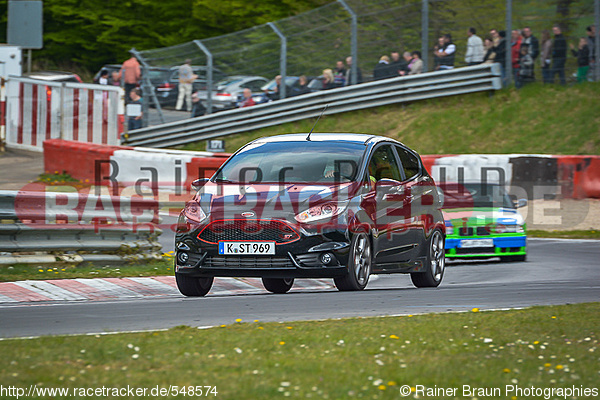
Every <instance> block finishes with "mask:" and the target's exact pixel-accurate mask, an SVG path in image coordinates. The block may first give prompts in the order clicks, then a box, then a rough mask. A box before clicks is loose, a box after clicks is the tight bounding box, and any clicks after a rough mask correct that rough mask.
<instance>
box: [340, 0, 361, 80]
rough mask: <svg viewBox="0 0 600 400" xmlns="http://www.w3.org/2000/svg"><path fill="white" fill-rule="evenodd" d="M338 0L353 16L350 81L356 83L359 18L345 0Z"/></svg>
mask: <svg viewBox="0 0 600 400" xmlns="http://www.w3.org/2000/svg"><path fill="white" fill-rule="evenodd" d="M337 2H338V3H340V4H341V5H342V6H343V7H344V8H345V9H346V11H348V13H349V14H350V16H351V17H352V35H351V40H350V47H351V51H350V52H351V55H352V69H351V70H350V83H351V84H352V85H356V83H357V79H358V77H357V76H358V20H357V17H356V13H355V12H354V10H352V9H351V8H350V6H349V5H348V4H346V2H345V1H344V0H337Z"/></svg>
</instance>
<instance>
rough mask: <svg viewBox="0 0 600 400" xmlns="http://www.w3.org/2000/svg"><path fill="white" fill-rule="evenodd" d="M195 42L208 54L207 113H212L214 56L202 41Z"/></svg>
mask: <svg viewBox="0 0 600 400" xmlns="http://www.w3.org/2000/svg"><path fill="white" fill-rule="evenodd" d="M194 44H195V45H196V46H198V48H199V49H200V50H202V52H203V53H204V54H205V55H206V113H207V114H212V108H213V107H212V103H213V102H212V101H213V98H212V89H213V56H212V53H211V52H210V51H208V49H207V48H206V46H205V45H204V43H202V42H201V41H199V40H194Z"/></svg>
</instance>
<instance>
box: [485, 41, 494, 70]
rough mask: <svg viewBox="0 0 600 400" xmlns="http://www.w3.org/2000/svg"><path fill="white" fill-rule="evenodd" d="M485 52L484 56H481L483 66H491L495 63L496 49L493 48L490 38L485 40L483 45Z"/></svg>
mask: <svg viewBox="0 0 600 400" xmlns="http://www.w3.org/2000/svg"><path fill="white" fill-rule="evenodd" d="M483 48H484V50H485V56H483V62H484V63H485V64H492V63H495V62H496V47H494V41H493V40H492V38H491V37H489V38H485V43H484V45H483Z"/></svg>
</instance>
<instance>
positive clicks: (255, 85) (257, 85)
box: [242, 81, 265, 92]
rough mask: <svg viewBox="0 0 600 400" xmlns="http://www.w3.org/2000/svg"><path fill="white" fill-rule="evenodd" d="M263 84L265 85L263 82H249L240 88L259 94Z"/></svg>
mask: <svg viewBox="0 0 600 400" xmlns="http://www.w3.org/2000/svg"><path fill="white" fill-rule="evenodd" d="M264 84H265V83H264V82H263V81H250V82H247V83H245V84H243V85H242V87H243V88H244V89H245V88H248V89H250V90H251V91H253V92H260V88H261V86H262V85H264Z"/></svg>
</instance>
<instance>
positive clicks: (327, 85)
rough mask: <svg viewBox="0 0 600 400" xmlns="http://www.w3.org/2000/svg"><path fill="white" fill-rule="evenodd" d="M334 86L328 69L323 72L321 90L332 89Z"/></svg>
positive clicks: (331, 73) (331, 74)
mask: <svg viewBox="0 0 600 400" xmlns="http://www.w3.org/2000/svg"><path fill="white" fill-rule="evenodd" d="M334 87H335V84H334V82H333V71H332V70H331V69H330V68H327V69H324V70H323V90H328V89H333V88H334Z"/></svg>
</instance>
